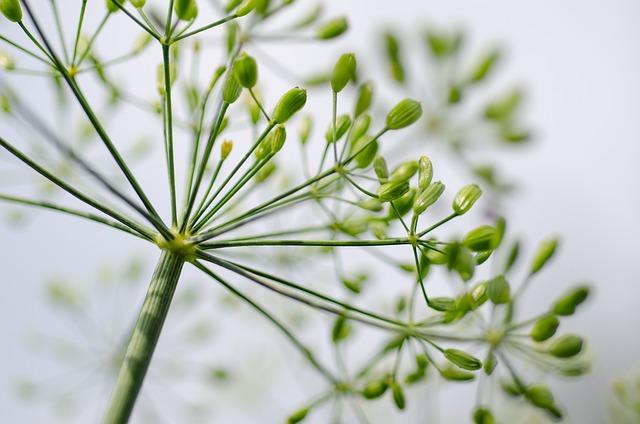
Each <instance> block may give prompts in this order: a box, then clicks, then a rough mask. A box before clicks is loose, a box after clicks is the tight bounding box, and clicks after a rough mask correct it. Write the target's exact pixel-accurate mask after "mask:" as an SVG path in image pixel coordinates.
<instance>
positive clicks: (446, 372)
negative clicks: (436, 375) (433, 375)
mask: <svg viewBox="0 0 640 424" xmlns="http://www.w3.org/2000/svg"><path fill="white" fill-rule="evenodd" d="M440 375H441V376H442V378H444V379H445V380H451V381H471V380H473V379H474V378H476V376H475V374H474V373H472V372H468V371H462V370H460V369H458V368H445V369H443V370H442V371H440Z"/></svg>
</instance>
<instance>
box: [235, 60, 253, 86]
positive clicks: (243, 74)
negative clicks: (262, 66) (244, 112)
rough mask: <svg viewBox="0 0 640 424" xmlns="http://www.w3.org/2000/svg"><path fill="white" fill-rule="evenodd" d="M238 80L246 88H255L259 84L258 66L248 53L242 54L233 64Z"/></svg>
mask: <svg viewBox="0 0 640 424" xmlns="http://www.w3.org/2000/svg"><path fill="white" fill-rule="evenodd" d="M233 72H234V74H235V76H236V79H237V80H238V82H239V83H240V85H241V86H243V87H244V88H253V87H254V86H255V85H256V82H258V64H257V63H256V60H255V59H254V58H253V57H251V56H249V55H248V54H246V53H242V54H241V55H240V56H238V58H237V59H236V60H235V62H234V64H233Z"/></svg>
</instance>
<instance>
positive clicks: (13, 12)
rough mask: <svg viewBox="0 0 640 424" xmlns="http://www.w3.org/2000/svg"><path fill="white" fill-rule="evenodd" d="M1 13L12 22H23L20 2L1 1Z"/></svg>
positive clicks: (12, 0) (18, 0)
mask: <svg viewBox="0 0 640 424" xmlns="http://www.w3.org/2000/svg"><path fill="white" fill-rule="evenodd" d="M0 12H2V14H3V15H4V17H5V18H7V19H8V20H10V21H11V22H20V21H21V20H22V6H20V0H0Z"/></svg>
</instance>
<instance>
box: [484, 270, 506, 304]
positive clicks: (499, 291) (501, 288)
mask: <svg viewBox="0 0 640 424" xmlns="http://www.w3.org/2000/svg"><path fill="white" fill-rule="evenodd" d="M487 294H488V296H489V299H490V300H491V301H492V302H493V303H494V304H496V305H500V304H503V303H508V302H509V300H510V299H511V288H510V287H509V282H508V281H507V279H506V278H504V275H498V276H497V277H495V278H493V279H491V280H489V282H488V283H487Z"/></svg>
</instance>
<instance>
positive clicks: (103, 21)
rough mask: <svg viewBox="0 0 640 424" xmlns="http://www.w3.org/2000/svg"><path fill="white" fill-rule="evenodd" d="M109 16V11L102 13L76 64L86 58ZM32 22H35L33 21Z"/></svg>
mask: <svg viewBox="0 0 640 424" xmlns="http://www.w3.org/2000/svg"><path fill="white" fill-rule="evenodd" d="M27 9H28V8H27ZM110 16H111V13H109V12H107V14H106V15H104V18H102V20H101V21H100V23H99V24H98V28H96V30H95V32H94V33H93V35H91V38H90V39H89V42H88V43H87V47H86V48H85V50H84V51H83V52H82V56H80V59H78V62H77V63H76V66H80V64H81V63H82V62H83V61H84V60H85V59H86V58H87V56H88V55H89V53H90V52H91V48H92V47H93V43H95V41H96V39H97V38H98V35H99V34H100V32H102V29H103V28H104V26H105V24H106V23H107V20H108V19H109V17H110ZM34 23H35V21H34Z"/></svg>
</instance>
